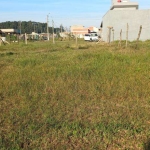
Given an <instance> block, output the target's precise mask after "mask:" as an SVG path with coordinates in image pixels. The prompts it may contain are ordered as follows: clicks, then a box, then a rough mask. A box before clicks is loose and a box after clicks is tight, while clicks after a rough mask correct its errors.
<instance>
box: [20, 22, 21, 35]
mask: <svg viewBox="0 0 150 150" xmlns="http://www.w3.org/2000/svg"><path fill="white" fill-rule="evenodd" d="M20 35H21V21H20Z"/></svg>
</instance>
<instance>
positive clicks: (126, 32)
mask: <svg viewBox="0 0 150 150" xmlns="http://www.w3.org/2000/svg"><path fill="white" fill-rule="evenodd" d="M128 31H129V25H128V23H127V32H126V47H127V46H128Z"/></svg>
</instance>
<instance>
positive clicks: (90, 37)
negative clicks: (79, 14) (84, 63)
mask: <svg viewBox="0 0 150 150" xmlns="http://www.w3.org/2000/svg"><path fill="white" fill-rule="evenodd" d="M84 40H85V41H98V35H97V33H96V32H90V33H89V34H85V36H84Z"/></svg>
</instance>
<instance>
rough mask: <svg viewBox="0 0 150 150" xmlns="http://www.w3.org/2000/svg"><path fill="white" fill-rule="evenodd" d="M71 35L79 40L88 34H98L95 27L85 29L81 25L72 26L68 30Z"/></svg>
mask: <svg viewBox="0 0 150 150" xmlns="http://www.w3.org/2000/svg"><path fill="white" fill-rule="evenodd" d="M70 30H71V34H73V35H77V36H78V37H79V38H83V37H84V35H85V34H88V33H89V32H93V31H94V32H98V28H96V27H89V28H85V27H84V26H82V25H74V26H71V28H70Z"/></svg>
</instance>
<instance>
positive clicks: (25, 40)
mask: <svg viewBox="0 0 150 150" xmlns="http://www.w3.org/2000/svg"><path fill="white" fill-rule="evenodd" d="M25 44H27V34H26V33H25Z"/></svg>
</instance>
